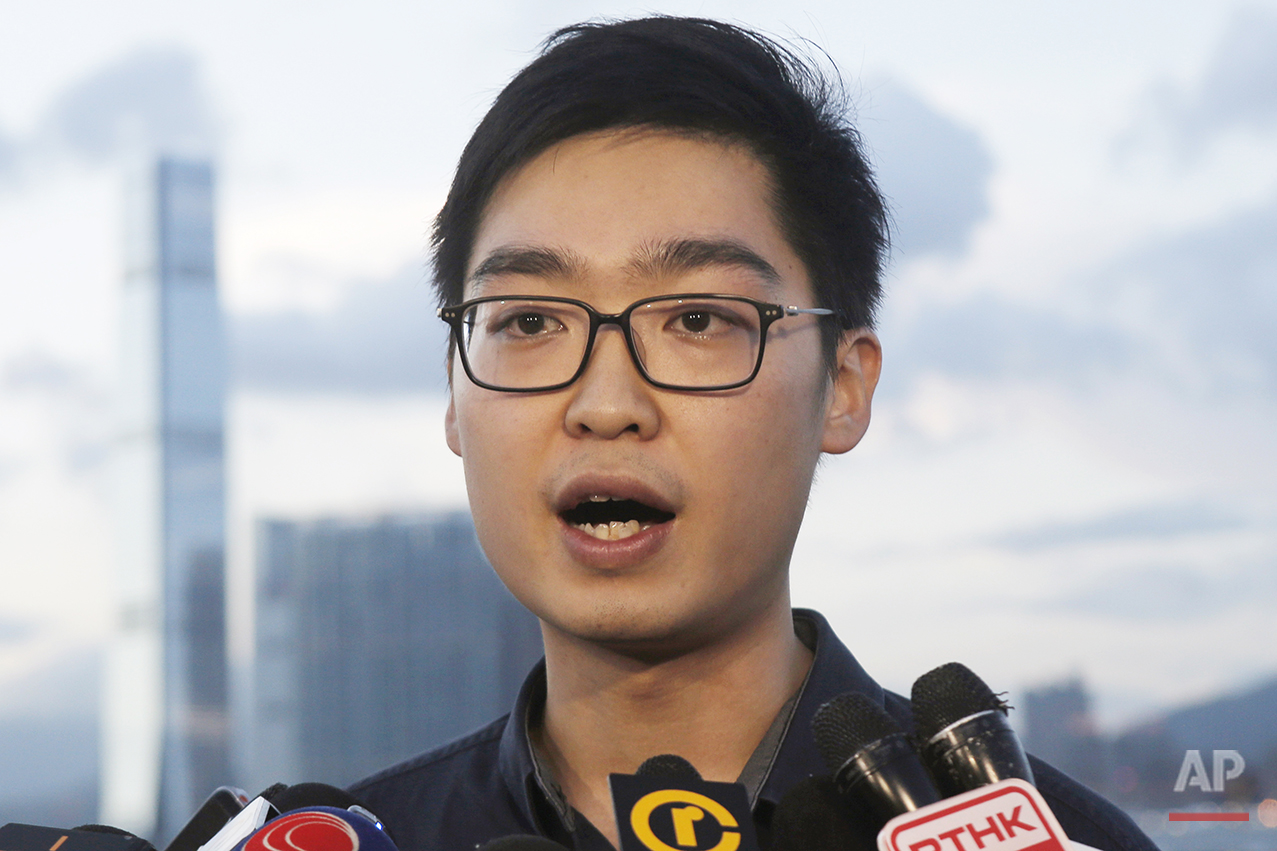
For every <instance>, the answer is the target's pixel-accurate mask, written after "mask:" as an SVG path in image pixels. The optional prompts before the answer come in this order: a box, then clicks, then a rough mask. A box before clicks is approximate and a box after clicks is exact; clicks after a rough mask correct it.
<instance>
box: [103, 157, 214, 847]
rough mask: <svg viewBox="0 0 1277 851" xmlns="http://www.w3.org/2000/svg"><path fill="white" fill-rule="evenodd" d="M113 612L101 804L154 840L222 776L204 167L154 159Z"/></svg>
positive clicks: (147, 175)
mask: <svg viewBox="0 0 1277 851" xmlns="http://www.w3.org/2000/svg"><path fill="white" fill-rule="evenodd" d="M126 216H127V221H126V224H125V238H126V250H125V264H126V265H125V275H124V287H123V298H122V310H121V321H122V340H123V343H122V354H121V372H120V387H119V397H120V425H121V430H120V434H119V436H118V443H117V446H116V459H115V460H116V463H117V464H118V471H117V484H118V491H117V494H116V504H117V506H118V524H119V534H118V546H119V549H118V553H119V565H120V568H119V580H118V589H119V591H118V620H117V624H116V632H115V635H114V637H113V640H112V642H111V647H110V650H109V652H108V658H107V665H106V676H105V683H104V705H103V728H102V761H101V772H102V773H101V814H100V817H101V820H102V821H103V822H104V823H107V824H113V825H118V826H120V827H124V828H127V829H129V830H132V831H135V832H137V833H139V834H141V835H143V836H148V837H153V838H155V840H156V841H157V842H161V841H163V840H165V839H167V838H169V837H171V836H172V835H173V834H174V833H175V832H176V829H177V828H178V827H180V826H181V825H182V824H183V823H184V822H185V820H186V819H188V818H189V817H190V815H191V814H192V812H193V811H194V809H195V807H196V806H198V804H199V803H200V801H201V800H202V799H203V798H204V797H205V796H206V795H207V794H208V793H209V792H210V791H212V789H213V788H214V787H216V786H217V785H219V784H221V783H224V782H226V780H227V776H228V759H227V746H226V739H227V727H228V725H227V700H226V653H225V645H226V642H225V632H226V630H225V580H224V568H223V561H224V559H223V551H224V543H223V541H224V525H225V520H224V501H225V496H224V482H223V477H224V473H223V458H222V456H223V438H222V435H223V425H222V423H223V414H222V407H223V395H224V385H225V367H224V362H225V357H224V353H223V342H222V321H221V315H220V311H219V308H218V299H217V285H216V277H215V273H214V254H215V252H214V235H213V218H214V216H213V175H212V168H211V166H210V165H209V164H208V163H206V162H187V161H179V160H173V159H160V160H158V161H156V162H152V163H151V164H149V165H148V166H147V167H146V168H145V169H143V170H142V172H141V173H140V174H137V175H135V176H134V178H133V179H132V180H131V181H130V184H129V186H128V206H127V212H126Z"/></svg>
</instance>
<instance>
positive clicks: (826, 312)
mask: <svg viewBox="0 0 1277 851" xmlns="http://www.w3.org/2000/svg"><path fill="white" fill-rule="evenodd" d="M804 313H806V314H808V315H809V316H833V315H834V312H833V311H832V310H830V309H829V308H827V307H794V306H793V305H792V304H791V305H790V306H789V307H786V308H785V315H786V316H799V315H801V314H804Z"/></svg>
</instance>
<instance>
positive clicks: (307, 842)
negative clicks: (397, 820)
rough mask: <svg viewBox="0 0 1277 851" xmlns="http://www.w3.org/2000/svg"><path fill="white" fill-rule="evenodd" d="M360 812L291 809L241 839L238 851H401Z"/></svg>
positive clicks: (356, 809) (337, 808)
mask: <svg viewBox="0 0 1277 851" xmlns="http://www.w3.org/2000/svg"><path fill="white" fill-rule="evenodd" d="M359 810H363V807H360V806H358V805H356V806H355V808H354V810H353V811H352V810H349V809H342V808H339V807H328V806H311V807H301V808H299V809H294V810H290V811H289V812H286V813H284V814H283V815H279V816H276V817H275V818H273V819H271V820H270V821H268V822H266V823H265V824H264V825H262V826H261V827H260V828H258V829H257V830H256V831H254V832H253V833H252V834H251V835H249V836H248V837H246V838H244V839H243V840H241V841H240V842H239V843H238V844H237V845H235V851H397V849H396V848H395V843H394V842H392V841H391V840H390V837H389V836H387V835H386V831H385V828H384V827H383V826H382V824H381V822H379V821H376V820H375V817H374V818H369V817H368V816H366V815H363V813H361V812H359ZM364 812H367V811H366V810H364Z"/></svg>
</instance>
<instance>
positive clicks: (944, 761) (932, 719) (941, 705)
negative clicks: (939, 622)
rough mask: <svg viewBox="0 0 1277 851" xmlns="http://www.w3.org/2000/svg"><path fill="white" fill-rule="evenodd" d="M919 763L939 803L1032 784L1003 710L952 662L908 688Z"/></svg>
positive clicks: (968, 671)
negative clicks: (991, 788) (985, 789)
mask: <svg viewBox="0 0 1277 851" xmlns="http://www.w3.org/2000/svg"><path fill="white" fill-rule="evenodd" d="M912 700H913V714H914V720H915V721H916V722H917V725H918V739H919V740H920V741H921V743H922V747H921V751H922V759H923V761H924V762H925V763H926V765H927V767H928V768H929V769H930V770H931V775H932V777H934V778H935V781H936V785H937V786H938V787H939V789H940V793H941V794H942V795H944V796H945V797H949V796H951V795H956V794H958V793H960V792H965V791H967V790H968V789H976V788H979V787H981V786H987V785H989V784H991V783H997V782H998V781H1000V780H1007V779H1009V778H1012V777H1016V778H1019V779H1021V780H1024V781H1026V782H1028V783H1032V782H1033V769H1032V768H1030V767H1029V758H1028V756H1026V755H1025V753H1024V748H1023V747H1022V746H1021V745H1020V739H1019V737H1017V736H1016V734H1015V730H1013V729H1011V724H1010V722H1008V721H1007V704H1006V702H1005V701H1003V700H1001V699H1000V698H999V697H998V696H997V695H996V694H994V693H993V690H992V689H990V688H989V687H988V686H987V685H986V684H985V682H984V680H982V679H980V678H979V677H978V676H976V675H975V674H974V673H973V672H972V671H971V669H970V668H968V667H966V666H965V665H963V664H961V663H958V662H950V663H948V664H947V665H941V666H940V667H938V668H935V669H933V670H931V671H928V672H927V673H925V674H923V675H922V676H921V677H919V678H918V679H917V681H916V682H914V684H913V692H912Z"/></svg>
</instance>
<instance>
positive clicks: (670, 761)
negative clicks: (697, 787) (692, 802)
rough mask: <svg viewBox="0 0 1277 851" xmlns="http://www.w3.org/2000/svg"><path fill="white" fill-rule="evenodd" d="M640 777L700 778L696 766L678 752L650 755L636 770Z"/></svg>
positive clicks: (668, 778) (663, 778) (665, 778)
mask: <svg viewBox="0 0 1277 851" xmlns="http://www.w3.org/2000/svg"><path fill="white" fill-rule="evenodd" d="M634 773H635V774H637V775H638V776H640V777H656V778H660V779H662V780H700V779H701V773H700V772H699V771H697V770H696V766H694V765H692V764H691V763H690V762H688V761H687V760H685V759H683V758H682V757H681V756H679V755H678V754H672V753H663V754H658V755H657V756H653V757H649V758H648V759H646V760H644V761H643V764H642V765H640V766H639V767H638V771H635V772H634Z"/></svg>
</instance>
